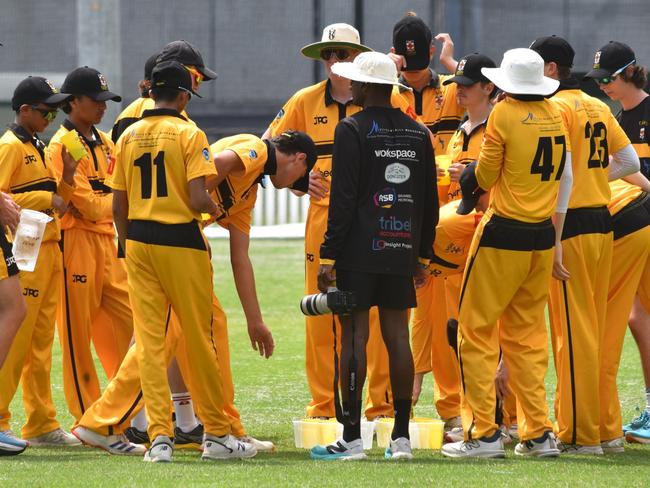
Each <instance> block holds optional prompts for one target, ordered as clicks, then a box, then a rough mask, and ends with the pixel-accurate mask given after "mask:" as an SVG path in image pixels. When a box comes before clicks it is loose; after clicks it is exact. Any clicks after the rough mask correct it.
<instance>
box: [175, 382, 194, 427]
mask: <svg viewBox="0 0 650 488" xmlns="http://www.w3.org/2000/svg"><path fill="white" fill-rule="evenodd" d="M172 400H173V401H174V411H175V412H176V427H178V428H179V429H181V430H182V431H183V432H191V431H193V430H194V429H196V427H197V426H198V425H199V423H198V421H197V420H196V416H195V415H194V405H193V404H192V396H191V395H190V394H189V393H188V392H183V393H174V394H172Z"/></svg>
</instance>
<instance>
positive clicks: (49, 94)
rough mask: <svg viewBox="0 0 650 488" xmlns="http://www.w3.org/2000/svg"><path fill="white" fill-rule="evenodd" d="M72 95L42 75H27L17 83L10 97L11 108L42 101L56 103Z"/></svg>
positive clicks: (15, 108)
mask: <svg viewBox="0 0 650 488" xmlns="http://www.w3.org/2000/svg"><path fill="white" fill-rule="evenodd" d="M71 97H72V95H69V94H67V93H61V92H60V91H59V89H58V88H57V87H55V86H54V84H53V83H52V82H51V81H50V80H48V79H46V78H43V77H42V76H28V77H27V78H25V79H24V80H23V81H21V82H20V83H18V86H17V87H16V89H15V90H14V95H13V97H11V108H12V109H13V110H18V109H19V108H20V106H21V105H31V104H35V103H44V104H46V105H58V104H60V103H63V102H65V101H66V100H68V99H69V98H71Z"/></svg>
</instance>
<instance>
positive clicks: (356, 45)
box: [300, 24, 372, 59]
mask: <svg viewBox="0 0 650 488" xmlns="http://www.w3.org/2000/svg"><path fill="white" fill-rule="evenodd" d="M328 47H334V48H336V47H342V48H349V49H357V50H359V51H362V52H365V51H372V49H370V48H369V47H368V46H364V45H363V44H361V36H360V35H359V31H358V30H356V29H355V28H354V27H352V26H351V25H349V24H330V25H328V26H327V27H325V28H324V29H323V35H322V37H321V40H320V42H314V43H312V44H308V45H306V46H305V47H303V48H302V49H301V50H300V52H301V53H302V54H304V55H305V56H307V57H308V58H312V59H320V52H321V51H322V50H323V49H327V48H328Z"/></svg>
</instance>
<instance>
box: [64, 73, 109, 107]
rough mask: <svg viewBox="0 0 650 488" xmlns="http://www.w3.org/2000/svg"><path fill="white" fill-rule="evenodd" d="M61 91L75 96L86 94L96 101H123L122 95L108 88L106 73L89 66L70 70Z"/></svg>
mask: <svg viewBox="0 0 650 488" xmlns="http://www.w3.org/2000/svg"><path fill="white" fill-rule="evenodd" d="M61 91H63V92H64V93H70V94H71V95H75V96H77V95H85V96H87V97H90V98H92V99H93V100H95V101H96V102H105V101H107V100H112V101H114V102H121V101H122V97H121V96H119V95H118V94H116V93H113V92H112V91H110V90H109V89H108V82H107V81H106V78H105V77H104V75H103V74H101V73H100V72H99V71H97V70H96V69H94V68H89V67H88V66H82V67H80V68H76V69H74V70H72V71H70V73H68V76H66V77H65V81H64V82H63V85H62V86H61Z"/></svg>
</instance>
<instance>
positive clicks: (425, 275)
mask: <svg viewBox="0 0 650 488" xmlns="http://www.w3.org/2000/svg"><path fill="white" fill-rule="evenodd" d="M430 277H431V274H430V273H429V267H428V266H427V267H426V268H423V267H422V266H421V265H418V267H417V269H416V270H415V276H414V277H413V284H414V285H415V288H422V287H423V286H424V285H426V284H427V281H429V278H430Z"/></svg>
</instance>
